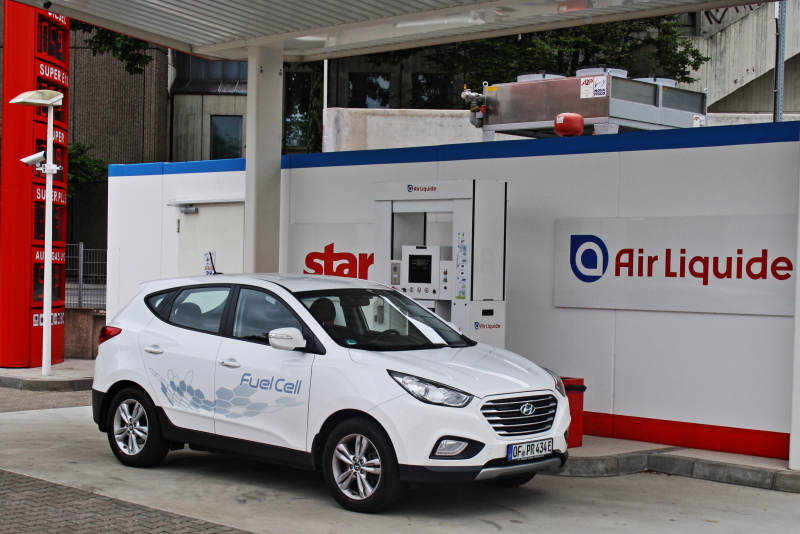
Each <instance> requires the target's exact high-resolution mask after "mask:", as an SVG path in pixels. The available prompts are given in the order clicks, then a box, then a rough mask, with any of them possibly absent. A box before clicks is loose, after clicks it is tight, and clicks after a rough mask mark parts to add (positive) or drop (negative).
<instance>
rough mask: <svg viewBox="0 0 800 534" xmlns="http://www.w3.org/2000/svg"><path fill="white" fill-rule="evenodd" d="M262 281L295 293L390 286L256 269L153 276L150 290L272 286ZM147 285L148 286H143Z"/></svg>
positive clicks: (350, 279)
mask: <svg viewBox="0 0 800 534" xmlns="http://www.w3.org/2000/svg"><path fill="white" fill-rule="evenodd" d="M258 282H269V283H272V284H277V285H279V286H281V287H283V288H285V289H288V290H289V291H291V292H292V293H295V292H299V291H318V290H329V289H357V288H369V289H388V287H387V286H385V285H383V284H378V283H377V282H370V281H369V280H360V279H358V278H344V277H341V276H322V275H315V274H277V273H255V274H218V275H214V276H187V277H181V278H170V279H165V280H153V281H151V282H147V284H146V286H147V288H148V290H150V289H154V290H158V289H167V288H170V287H176V286H185V285H192V284H245V285H258V286H262V287H268V286H266V285H265V284H259V283H258ZM143 287H144V286H143Z"/></svg>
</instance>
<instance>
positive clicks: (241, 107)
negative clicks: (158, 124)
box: [172, 94, 247, 162]
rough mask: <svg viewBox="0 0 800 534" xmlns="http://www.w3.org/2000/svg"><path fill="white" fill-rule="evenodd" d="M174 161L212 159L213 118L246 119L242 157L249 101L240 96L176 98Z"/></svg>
mask: <svg viewBox="0 0 800 534" xmlns="http://www.w3.org/2000/svg"><path fill="white" fill-rule="evenodd" d="M172 98H173V105H174V109H173V110H172V113H173V121H174V122H173V134H172V161H176V162H178V161H199V160H207V159H209V158H210V157H211V141H210V132H211V115H241V116H242V143H243V145H242V156H244V140H245V139H246V125H247V97H246V96H236V95H184V94H176V95H173V97H172Z"/></svg>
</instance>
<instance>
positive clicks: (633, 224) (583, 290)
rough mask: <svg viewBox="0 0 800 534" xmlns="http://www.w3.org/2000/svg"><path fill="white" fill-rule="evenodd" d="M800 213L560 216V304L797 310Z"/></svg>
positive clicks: (717, 310)
mask: <svg viewBox="0 0 800 534" xmlns="http://www.w3.org/2000/svg"><path fill="white" fill-rule="evenodd" d="M796 236H797V217H796V216H794V215H788V216H783V215H778V216H750V217H665V218H639V219H560V220H558V221H557V222H556V260H555V299H554V301H555V305H556V306H562V307H579V308H611V309H623V310H663V311H687V312H711V313H738V314H757V315H794V285H795V278H796V271H795V258H796V247H797V244H796V243H797V241H796Z"/></svg>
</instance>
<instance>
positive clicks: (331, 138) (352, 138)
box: [325, 108, 519, 152]
mask: <svg viewBox="0 0 800 534" xmlns="http://www.w3.org/2000/svg"><path fill="white" fill-rule="evenodd" d="M327 113H328V117H327V126H326V135H325V144H326V147H325V152H341V151H347V150H374V149H376V148H404V147H413V146H429V145H446V144H452V143H477V142H480V140H481V130H480V129H479V128H475V127H474V126H473V125H472V124H470V122H469V110H460V109H459V110H446V109H356V108H328V110H327ZM506 139H519V137H515V136H512V135H504V134H497V135H496V136H495V140H497V141H502V140H506Z"/></svg>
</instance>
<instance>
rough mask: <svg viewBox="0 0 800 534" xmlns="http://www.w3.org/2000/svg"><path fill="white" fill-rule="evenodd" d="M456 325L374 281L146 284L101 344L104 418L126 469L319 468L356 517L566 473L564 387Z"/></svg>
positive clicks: (96, 391)
mask: <svg viewBox="0 0 800 534" xmlns="http://www.w3.org/2000/svg"><path fill="white" fill-rule="evenodd" d="M453 326H454V325H450V324H448V323H446V322H445V321H443V320H442V319H440V318H439V317H437V316H436V315H434V314H432V313H430V312H429V311H428V310H427V309H425V308H423V307H421V306H419V305H418V304H417V303H415V302H414V301H413V300H411V299H409V298H408V297H406V296H404V295H402V294H400V293H398V292H397V291H394V290H392V289H389V288H387V287H385V286H382V285H380V284H376V283H372V282H366V281H362V280H349V279H343V278H334V277H317V276H306V275H299V276H281V275H258V274H255V275H235V276H232V275H221V276H214V277H213V278H210V277H196V278H182V279H173V280H161V281H157V282H149V283H147V284H143V286H142V290H141V292H140V293H139V295H138V296H136V297H135V298H134V299H133V300H132V301H131V302H130V303H129V304H128V305H127V306H126V307H125V308H124V309H123V310H122V311H120V312H119V313H118V314H117V316H116V317H115V318H114V319H113V320H112V321H111V322H110V323H109V325H108V326H107V327H105V328H104V329H103V331H102V333H101V335H100V343H101V345H100V352H99V354H98V357H97V362H96V365H95V375H94V385H93V395H92V402H93V408H94V420H95V422H96V423H97V425H98V426H99V427H100V430H101V431H103V432H107V433H108V441H109V443H110V445H111V449H112V450H113V451H114V454H115V455H116V457H117V458H118V459H119V461H120V462H122V463H123V464H125V465H129V466H134V467H146V466H150V465H154V464H157V463H158V462H160V461H161V460H162V459H163V458H164V457H165V456H166V454H167V452H169V451H170V450H177V449H182V448H183V447H184V445H185V444H188V445H189V447H190V448H191V449H194V450H208V451H227V452H233V453H240V454H247V455H250V456H258V457H260V458H263V459H265V460H268V461H272V462H276V463H281V464H287V465H291V466H296V467H301V468H306V469H319V470H322V471H323V472H324V476H325V481H326V483H327V485H328V487H329V489H330V491H331V493H332V494H333V496H334V498H335V499H336V500H337V501H338V502H339V503H340V504H341V505H342V506H344V507H345V508H347V509H350V510H354V511H359V512H376V511H379V510H382V509H384V508H386V507H387V506H389V505H390V504H391V503H393V502H394V501H396V500H397V499H399V498H400V497H401V496H402V493H403V490H404V489H405V487H406V485H407V484H408V483H411V482H417V483H454V482H455V483H462V482H463V483H467V482H472V481H488V482H489V483H491V484H494V485H500V486H506V487H508V486H518V485H521V484H524V483H526V482H528V481H529V480H531V479H532V478H533V476H534V474H535V473H536V472H537V471H539V470H542V469H547V468H552V467H559V466H562V465H564V463H565V462H566V459H567V433H568V428H569V423H570V416H569V405H568V402H567V398H566V396H565V394H564V386H563V384H562V382H561V379H560V378H558V376H557V375H555V374H554V373H552V372H551V371H548V370H546V369H543V368H541V367H538V366H536V365H535V364H533V363H531V362H530V361H529V360H527V359H525V358H523V357H521V356H518V355H516V354H514V353H512V352H509V351H506V350H502V349H498V348H495V347H491V346H488V345H483V344H479V343H475V342H474V341H472V340H470V339H469V338H467V337H465V336H464V335H462V334H461V333H459V332H458V331H456V330H455V329H454V327H453Z"/></svg>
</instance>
